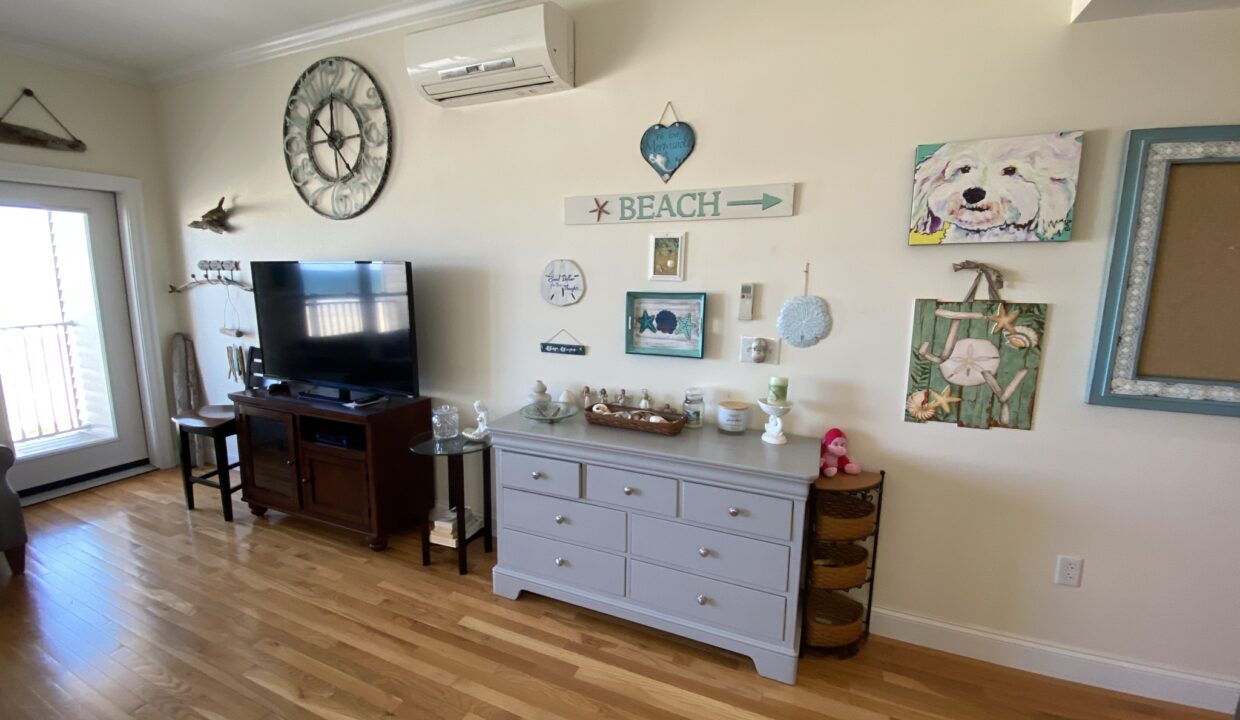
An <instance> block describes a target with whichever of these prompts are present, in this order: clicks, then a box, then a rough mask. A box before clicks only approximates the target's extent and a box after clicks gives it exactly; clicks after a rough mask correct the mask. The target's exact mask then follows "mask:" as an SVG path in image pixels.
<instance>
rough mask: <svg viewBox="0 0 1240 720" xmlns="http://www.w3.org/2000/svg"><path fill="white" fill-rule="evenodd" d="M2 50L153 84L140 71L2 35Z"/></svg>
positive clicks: (85, 71) (52, 64)
mask: <svg viewBox="0 0 1240 720" xmlns="http://www.w3.org/2000/svg"><path fill="white" fill-rule="evenodd" d="M0 53H8V54H11V55H13V56H15V57H21V58H25V59H27V60H33V61H34V62H38V63H43V64H44V65H51V66H54V67H59V68H64V69H66V70H76V71H78V72H83V73H89V74H91V75H98V76H100V77H105V78H109V79H111V80H119V81H120V82H124V83H129V84H130V85H140V86H147V85H150V77H149V76H148V75H147V74H146V73H144V72H142V71H141V70H138V69H137V68H131V67H127V66H124V65H116V64H113V63H108V62H103V61H100V60H93V59H91V58H88V57H84V56H82V55H77V54H74V53H71V52H67V51H64V50H57V49H56V48H52V47H48V46H46V45H41V44H39V43H35V42H30V41H28V40H18V39H16V38H12V37H7V36H4V37H0Z"/></svg>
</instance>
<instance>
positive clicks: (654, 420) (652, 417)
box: [647, 415, 667, 423]
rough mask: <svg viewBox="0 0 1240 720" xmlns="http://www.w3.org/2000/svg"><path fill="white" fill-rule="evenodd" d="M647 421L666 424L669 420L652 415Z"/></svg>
mask: <svg viewBox="0 0 1240 720" xmlns="http://www.w3.org/2000/svg"><path fill="white" fill-rule="evenodd" d="M647 420H649V421H650V422H652V423H665V422H667V418H665V417H663V416H662V415H651V416H650V417H649V418H647Z"/></svg>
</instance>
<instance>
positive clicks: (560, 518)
mask: <svg viewBox="0 0 1240 720" xmlns="http://www.w3.org/2000/svg"><path fill="white" fill-rule="evenodd" d="M555 524H556V525H563V524H564V516H563V515H556V516H555Z"/></svg>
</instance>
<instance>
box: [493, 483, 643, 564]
mask: <svg viewBox="0 0 1240 720" xmlns="http://www.w3.org/2000/svg"><path fill="white" fill-rule="evenodd" d="M503 503H504V505H503V511H502V513H501V515H502V517H503V523H504V525H505V526H507V527H511V528H517V529H519V530H528V531H529V532H534V533H538V534H539V535H548V536H550V537H554V538H558V539H560V540H568V541H569V542H574V543H582V544H585V545H596V546H598V547H602V548H607V549H608V550H619V551H620V552H624V548H625V537H626V529H625V527H624V525H625V513H624V512H623V511H621V510H612V509H610V508H604V507H596V506H594V505H587V504H585V503H583V502H578V501H576V500H564V499H561V498H554V497H547V496H545V495H535V494H533V493H527V492H522V491H520V490H513V489H511V488H504V495H503Z"/></svg>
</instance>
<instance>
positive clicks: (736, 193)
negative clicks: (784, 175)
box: [564, 183, 795, 225]
mask: <svg viewBox="0 0 1240 720" xmlns="http://www.w3.org/2000/svg"><path fill="white" fill-rule="evenodd" d="M794 189H795V185H794V184H793V183H782V184H778V185H749V186H744V187H721V188H705V189H698V190H669V191H664V190H658V191H654V192H648V193H629V194H617V195H580V196H577V197H570V198H565V199H564V224H566V225H614V224H619V223H641V222H668V221H678V220H733V219H740V218H771V217H788V216H790V215H792V214H793V192H794Z"/></svg>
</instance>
